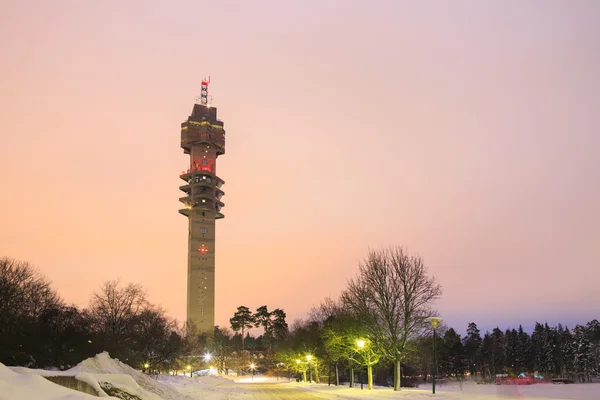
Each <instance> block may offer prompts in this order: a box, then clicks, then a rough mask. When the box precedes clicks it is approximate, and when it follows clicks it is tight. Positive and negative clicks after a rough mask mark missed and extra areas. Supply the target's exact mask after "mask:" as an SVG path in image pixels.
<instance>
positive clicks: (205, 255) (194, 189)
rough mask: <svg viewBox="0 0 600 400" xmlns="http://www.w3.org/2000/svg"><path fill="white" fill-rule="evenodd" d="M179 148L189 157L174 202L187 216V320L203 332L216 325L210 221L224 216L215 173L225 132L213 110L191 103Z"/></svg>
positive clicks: (210, 330)
mask: <svg viewBox="0 0 600 400" xmlns="http://www.w3.org/2000/svg"><path fill="white" fill-rule="evenodd" d="M181 147H182V148H183V150H184V153H185V154H189V155H190V167H189V169H188V170H187V171H183V172H182V174H181V175H180V177H181V179H183V180H184V181H186V184H185V185H183V186H180V189H181V190H182V191H183V192H185V193H186V196H184V197H182V198H180V199H179V200H180V201H181V202H182V203H183V204H184V205H185V208H183V209H181V210H179V212H180V213H181V214H183V215H185V216H187V217H188V220H189V221H188V222H189V224H188V231H189V236H188V282H187V321H188V324H193V325H195V326H196V328H197V329H199V330H200V331H202V332H207V333H212V331H213V329H214V326H215V244H216V243H215V221H216V220H217V219H220V218H223V217H224V216H223V214H221V208H222V207H223V206H224V204H223V203H222V202H221V197H222V196H223V195H224V194H225V193H224V192H223V191H222V190H221V189H220V188H221V186H222V185H223V184H224V183H225V182H224V181H223V180H222V179H221V178H219V177H218V176H217V175H216V173H217V172H216V167H217V157H218V156H219V155H223V154H225V130H224V129H223V122H222V121H219V120H218V119H217V110H216V108H213V107H210V106H209V105H207V104H195V105H194V108H193V110H192V115H190V117H189V118H188V119H187V121H185V122H183V123H182V124H181Z"/></svg>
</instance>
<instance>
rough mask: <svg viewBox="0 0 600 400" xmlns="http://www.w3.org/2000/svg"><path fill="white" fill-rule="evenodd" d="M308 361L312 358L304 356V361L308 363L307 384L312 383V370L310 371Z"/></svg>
mask: <svg viewBox="0 0 600 400" xmlns="http://www.w3.org/2000/svg"><path fill="white" fill-rule="evenodd" d="M310 360H312V356H311V355H310V354H309V355H307V356H306V361H308V379H309V381H308V383H312V370H311V369H310Z"/></svg>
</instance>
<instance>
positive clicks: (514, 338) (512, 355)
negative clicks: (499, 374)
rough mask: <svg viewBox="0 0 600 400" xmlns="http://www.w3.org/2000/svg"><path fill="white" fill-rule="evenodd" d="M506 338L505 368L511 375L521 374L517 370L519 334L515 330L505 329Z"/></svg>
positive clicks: (518, 369)
mask: <svg viewBox="0 0 600 400" xmlns="http://www.w3.org/2000/svg"><path fill="white" fill-rule="evenodd" d="M504 336H505V338H506V364H505V366H506V368H507V369H508V370H510V371H511V372H512V373H513V374H518V373H519V372H521V370H520V368H519V350H520V349H519V334H518V332H517V330H516V329H512V330H511V329H507V330H506V332H505V334H504Z"/></svg>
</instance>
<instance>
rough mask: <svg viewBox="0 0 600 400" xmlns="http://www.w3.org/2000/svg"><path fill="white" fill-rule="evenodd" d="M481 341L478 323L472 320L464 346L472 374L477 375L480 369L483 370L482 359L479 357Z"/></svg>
mask: <svg viewBox="0 0 600 400" xmlns="http://www.w3.org/2000/svg"><path fill="white" fill-rule="evenodd" d="M481 343H482V339H481V334H480V331H479V329H478V328H477V324H476V323H475V322H470V323H469V326H468V327H467V336H465V338H464V340H463V345H464V346H463V347H464V350H465V357H466V362H467V363H468V366H469V368H468V369H469V371H470V372H471V375H475V374H476V373H477V372H478V371H481V360H480V359H479V358H480V357H479V352H480V348H481Z"/></svg>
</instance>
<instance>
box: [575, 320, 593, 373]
mask: <svg viewBox="0 0 600 400" xmlns="http://www.w3.org/2000/svg"><path fill="white" fill-rule="evenodd" d="M586 333H587V332H586V329H585V327H583V326H581V325H577V326H576V327H575V329H574V333H573V341H572V348H573V364H572V369H573V373H574V375H575V377H576V378H577V380H578V381H579V382H587V381H590V380H591V374H592V371H593V365H594V361H593V358H592V351H591V350H592V343H591V342H590V340H589V339H588V336H587V335H586Z"/></svg>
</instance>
